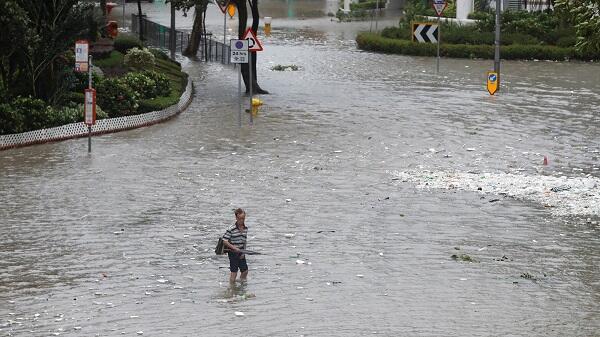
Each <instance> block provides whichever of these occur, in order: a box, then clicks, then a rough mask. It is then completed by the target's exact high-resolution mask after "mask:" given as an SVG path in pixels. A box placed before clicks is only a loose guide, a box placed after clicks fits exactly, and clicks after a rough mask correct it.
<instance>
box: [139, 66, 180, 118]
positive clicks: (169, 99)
mask: <svg viewBox="0 0 600 337" xmlns="http://www.w3.org/2000/svg"><path fill="white" fill-rule="evenodd" d="M154 70H155V71H156V72H159V73H162V74H164V75H166V76H167V77H168V78H169V81H170V82H171V94H170V95H169V96H164V97H156V98H152V99H144V100H140V103H139V108H138V112H139V113H146V112H152V111H158V110H162V109H166V108H168V107H170V106H172V105H175V104H177V103H179V98H180V97H181V94H182V93H183V92H184V91H185V88H186V86H187V74H186V73H184V72H182V71H181V65H180V64H179V63H177V62H174V61H171V60H164V59H156V64H155V66H154Z"/></svg>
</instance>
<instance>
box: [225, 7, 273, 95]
mask: <svg viewBox="0 0 600 337" xmlns="http://www.w3.org/2000/svg"><path fill="white" fill-rule="evenodd" d="M249 1H251V3H250V10H251V11H252V31H253V32H254V34H256V33H257V31H258V25H259V24H260V14H259V12H258V0H249ZM234 3H235V4H236V6H237V8H238V15H239V29H238V35H239V38H240V39H241V38H243V37H244V34H245V33H246V21H247V20H248V9H247V8H246V0H236V1H235V2H234ZM257 56H258V54H257V53H256V52H252V64H250V65H248V64H242V77H243V78H244V84H245V85H246V93H249V92H250V82H249V77H250V68H249V67H250V66H251V67H252V79H251V80H252V91H254V92H253V93H252V94H256V93H258V94H268V93H269V92H268V91H266V90H263V89H262V88H261V87H260V86H259V85H258V80H257V74H256V60H257V58H258V57H257Z"/></svg>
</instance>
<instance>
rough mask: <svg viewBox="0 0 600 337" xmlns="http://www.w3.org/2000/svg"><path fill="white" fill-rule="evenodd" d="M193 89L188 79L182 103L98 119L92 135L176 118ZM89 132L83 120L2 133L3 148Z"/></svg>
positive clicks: (53, 140) (1, 146) (189, 98)
mask: <svg viewBox="0 0 600 337" xmlns="http://www.w3.org/2000/svg"><path fill="white" fill-rule="evenodd" d="M193 91H194V89H193V84H192V80H191V79H188V83H187V86H186V88H185V91H184V92H183V94H182V95H181V98H180V99H179V103H177V104H175V105H172V106H170V107H168V108H166V109H164V110H160V111H153V112H148V113H145V114H140V115H134V116H125V117H118V118H107V119H101V120H98V121H97V122H96V125H94V126H93V127H92V135H100V134H104V133H111V132H118V131H124V130H130V129H135V128H140V127H144V126H149V125H153V124H156V123H160V122H163V121H165V120H167V119H170V118H173V117H174V116H176V115H178V114H179V113H180V112H182V111H184V110H185V109H186V108H187V107H188V106H189V104H190V103H191V101H192V97H193ZM87 135H88V128H87V126H86V125H85V124H84V123H83V122H82V123H73V124H67V125H62V126H57V127H55V128H49V129H42V130H35V131H29V132H23V133H16V134H11V135H2V136H0V150H6V149H10V148H15V147H21V146H27V145H33V144H42V143H48V142H55V141H59V140H65V139H72V138H79V137H85V136H87Z"/></svg>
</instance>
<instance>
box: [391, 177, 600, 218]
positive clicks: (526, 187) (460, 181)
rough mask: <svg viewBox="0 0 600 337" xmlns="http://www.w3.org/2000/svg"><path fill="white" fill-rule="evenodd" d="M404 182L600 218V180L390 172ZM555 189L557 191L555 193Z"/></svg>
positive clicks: (590, 178)
mask: <svg viewBox="0 0 600 337" xmlns="http://www.w3.org/2000/svg"><path fill="white" fill-rule="evenodd" d="M388 173H389V174H391V175H392V176H393V177H395V178H398V179H399V180H401V181H402V182H408V183H412V184H414V185H415V186H416V187H417V188H421V189H457V190H462V191H474V192H479V193H483V194H492V195H505V196H507V197H511V198H514V199H517V200H526V201H532V202H535V203H538V204H540V205H542V206H544V207H547V208H548V209H549V210H550V212H552V214H554V215H559V216H566V215H575V216H577V215H592V216H600V179H598V178H595V177H566V176H561V177H553V176H544V175H519V174H512V173H469V172H444V171H428V170H413V171H389V172H388ZM553 188H555V190H556V192H554V191H552V189H553Z"/></svg>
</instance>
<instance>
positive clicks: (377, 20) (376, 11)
mask: <svg viewBox="0 0 600 337" xmlns="http://www.w3.org/2000/svg"><path fill="white" fill-rule="evenodd" d="M376 7H377V9H376V10H375V32H377V31H378V29H377V23H378V22H379V0H377V3H376Z"/></svg>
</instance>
